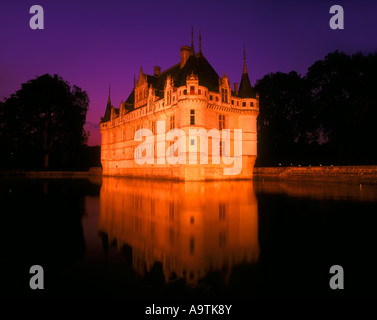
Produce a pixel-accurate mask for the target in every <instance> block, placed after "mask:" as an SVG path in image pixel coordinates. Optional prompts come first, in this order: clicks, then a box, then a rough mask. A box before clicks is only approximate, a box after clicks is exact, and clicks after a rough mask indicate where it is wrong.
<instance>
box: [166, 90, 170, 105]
mask: <svg viewBox="0 0 377 320" xmlns="http://www.w3.org/2000/svg"><path fill="white" fill-rule="evenodd" d="M166 100H167V101H166V104H167V105H169V104H170V103H171V91H170V90H169V91H168V92H167V99H166Z"/></svg>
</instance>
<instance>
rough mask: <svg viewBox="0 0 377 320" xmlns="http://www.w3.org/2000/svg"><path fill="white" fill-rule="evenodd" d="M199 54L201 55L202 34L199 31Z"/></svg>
mask: <svg viewBox="0 0 377 320" xmlns="http://www.w3.org/2000/svg"><path fill="white" fill-rule="evenodd" d="M199 52H200V53H202V33H201V30H200V29H199Z"/></svg>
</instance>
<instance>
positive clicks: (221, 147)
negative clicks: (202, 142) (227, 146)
mask: <svg viewBox="0 0 377 320" xmlns="http://www.w3.org/2000/svg"><path fill="white" fill-rule="evenodd" d="M222 154H223V142H222V141H220V156H221V155H222Z"/></svg>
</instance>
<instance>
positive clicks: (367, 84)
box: [256, 51, 377, 165]
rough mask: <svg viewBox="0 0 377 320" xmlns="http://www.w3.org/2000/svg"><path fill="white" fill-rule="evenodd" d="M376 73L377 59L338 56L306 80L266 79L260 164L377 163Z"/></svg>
mask: <svg viewBox="0 0 377 320" xmlns="http://www.w3.org/2000/svg"><path fill="white" fill-rule="evenodd" d="M376 72H377V54H371V55H367V56H364V55H362V54H360V53H359V54H355V55H346V54H345V53H340V52H337V51H336V52H333V53H330V54H328V55H327V56H326V57H325V58H324V59H323V60H319V61H316V62H315V63H314V64H313V65H312V66H311V67H309V69H308V72H307V74H306V75H305V76H304V77H301V76H300V75H298V74H297V73H296V72H294V71H292V72H290V73H288V74H286V73H281V72H277V73H272V74H268V75H266V76H264V77H263V78H262V79H261V80H259V81H258V82H257V84H256V89H257V92H258V93H259V96H260V115H259V117H258V154H259V155H258V160H257V164H258V165H278V164H279V163H281V164H282V165H290V163H293V164H296V165H297V164H299V163H301V164H313V165H315V164H317V165H318V164H320V163H322V164H334V165H335V164H376V163H377V151H376V148H375V147H374V145H375V141H376V138H377V131H376V130H375V125H374V119H376V115H377V114H376V113H377V94H376V90H375V88H376V85H377V81H376V77H375V75H376Z"/></svg>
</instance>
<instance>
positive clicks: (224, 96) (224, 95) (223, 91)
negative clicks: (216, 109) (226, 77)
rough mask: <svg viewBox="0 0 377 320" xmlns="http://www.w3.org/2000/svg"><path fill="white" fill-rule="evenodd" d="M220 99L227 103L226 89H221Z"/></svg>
mask: <svg viewBox="0 0 377 320" xmlns="http://www.w3.org/2000/svg"><path fill="white" fill-rule="evenodd" d="M221 101H222V102H225V103H228V89H224V88H222V89H221Z"/></svg>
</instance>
